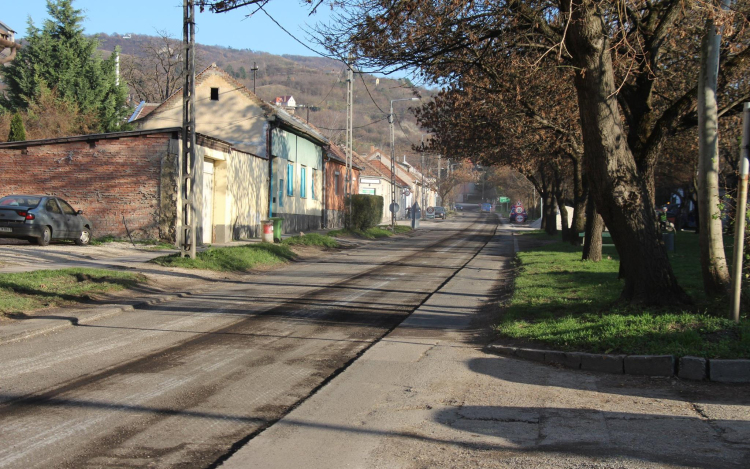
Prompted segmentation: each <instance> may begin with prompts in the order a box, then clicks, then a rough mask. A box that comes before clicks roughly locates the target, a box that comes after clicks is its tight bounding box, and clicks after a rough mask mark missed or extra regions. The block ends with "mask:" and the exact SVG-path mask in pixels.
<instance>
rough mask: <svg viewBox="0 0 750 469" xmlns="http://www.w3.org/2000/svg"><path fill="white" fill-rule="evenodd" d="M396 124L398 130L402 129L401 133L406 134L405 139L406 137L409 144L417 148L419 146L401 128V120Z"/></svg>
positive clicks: (397, 120)
mask: <svg viewBox="0 0 750 469" xmlns="http://www.w3.org/2000/svg"><path fill="white" fill-rule="evenodd" d="M394 117H395V116H394ZM396 123H397V124H398V128H399V129H401V132H403V133H404V137H406V140H408V141H409V143H411V145H412V146H413V147H416V146H417V144H416V143H414V142H412V141H411V139H410V138H409V135H408V134H407V133H406V130H404V128H403V127H402V126H401V119H396Z"/></svg>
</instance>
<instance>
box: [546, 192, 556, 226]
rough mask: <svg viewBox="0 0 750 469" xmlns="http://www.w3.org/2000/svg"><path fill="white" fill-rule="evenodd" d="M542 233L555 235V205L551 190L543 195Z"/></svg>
mask: <svg viewBox="0 0 750 469" xmlns="http://www.w3.org/2000/svg"><path fill="white" fill-rule="evenodd" d="M543 223H544V231H546V232H547V234H548V235H554V234H557V203H556V202H555V197H554V195H553V193H552V190H548V191H547V192H545V193H544V221H543Z"/></svg>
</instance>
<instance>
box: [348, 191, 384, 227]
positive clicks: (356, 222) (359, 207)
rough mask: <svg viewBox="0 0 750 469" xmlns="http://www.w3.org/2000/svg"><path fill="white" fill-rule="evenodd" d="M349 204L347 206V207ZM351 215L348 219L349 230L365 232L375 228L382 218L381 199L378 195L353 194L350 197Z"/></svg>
mask: <svg viewBox="0 0 750 469" xmlns="http://www.w3.org/2000/svg"><path fill="white" fill-rule="evenodd" d="M348 206H349V204H347V207H348ZM351 206H352V213H351V216H350V217H348V218H349V220H351V222H350V223H351V226H350V227H349V228H352V229H355V230H366V229H368V228H372V227H374V226H377V225H378V223H380V220H381V219H382V218H383V197H382V196H379V195H369V194H354V195H352V203H351Z"/></svg>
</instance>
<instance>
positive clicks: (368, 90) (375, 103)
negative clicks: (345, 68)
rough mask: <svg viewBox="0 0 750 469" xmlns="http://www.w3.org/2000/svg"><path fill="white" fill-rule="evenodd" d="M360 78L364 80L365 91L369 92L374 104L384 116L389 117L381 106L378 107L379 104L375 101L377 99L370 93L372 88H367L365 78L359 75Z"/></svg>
mask: <svg viewBox="0 0 750 469" xmlns="http://www.w3.org/2000/svg"><path fill="white" fill-rule="evenodd" d="M359 78H360V79H361V80H362V84H363V85H365V90H367V95H368V96H370V100H372V103H373V104H374V105H375V107H376V108H378V109H379V110H380V112H382V113H383V114H386V115H388V113H387V112H385V111H384V110H383V109H382V108H381V107H380V106H378V103H377V102H376V101H375V98H373V97H372V93H370V88H368V87H367V82H366V81H365V77H363V76H362V74H361V73H360V74H359Z"/></svg>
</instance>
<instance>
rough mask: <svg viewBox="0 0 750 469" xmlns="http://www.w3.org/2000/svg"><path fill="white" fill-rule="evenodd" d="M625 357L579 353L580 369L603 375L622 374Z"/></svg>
mask: <svg viewBox="0 0 750 469" xmlns="http://www.w3.org/2000/svg"><path fill="white" fill-rule="evenodd" d="M624 363H625V355H605V354H601V353H581V369H582V370H587V371H601V372H604V373H614V374H623V373H624V372H625V365H624Z"/></svg>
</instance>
